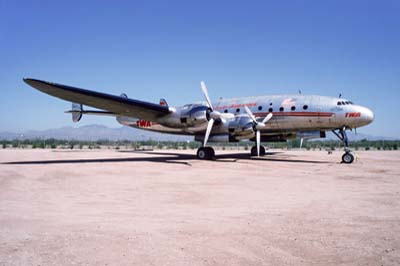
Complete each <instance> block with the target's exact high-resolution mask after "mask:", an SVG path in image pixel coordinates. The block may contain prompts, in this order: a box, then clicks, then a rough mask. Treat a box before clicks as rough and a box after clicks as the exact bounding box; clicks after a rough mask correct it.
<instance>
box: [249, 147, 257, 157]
mask: <svg viewBox="0 0 400 266" xmlns="http://www.w3.org/2000/svg"><path fill="white" fill-rule="evenodd" d="M250 155H251V156H257V147H256V146H253V147H251V150H250Z"/></svg>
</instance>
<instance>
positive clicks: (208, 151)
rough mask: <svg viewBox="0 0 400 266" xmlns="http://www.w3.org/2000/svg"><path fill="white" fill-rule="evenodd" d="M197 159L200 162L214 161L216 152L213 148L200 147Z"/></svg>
mask: <svg viewBox="0 0 400 266" xmlns="http://www.w3.org/2000/svg"><path fill="white" fill-rule="evenodd" d="M197 158H198V159H200V160H212V159H214V158H215V151H214V149H213V148H211V147H200V148H199V149H198V150H197Z"/></svg>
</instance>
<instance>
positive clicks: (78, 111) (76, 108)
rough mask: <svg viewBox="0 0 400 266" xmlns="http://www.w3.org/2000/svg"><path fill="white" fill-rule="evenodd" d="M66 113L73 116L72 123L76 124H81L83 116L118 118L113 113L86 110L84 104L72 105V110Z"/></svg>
mask: <svg viewBox="0 0 400 266" xmlns="http://www.w3.org/2000/svg"><path fill="white" fill-rule="evenodd" d="M65 113H69V114H72V121H73V122H74V123H76V122H79V121H80V120H81V118H82V115H83V114H87V115H107V116H116V114H114V113H113V112H108V111H100V110H84V109H83V106H82V104H80V103H72V107H71V110H68V111H65Z"/></svg>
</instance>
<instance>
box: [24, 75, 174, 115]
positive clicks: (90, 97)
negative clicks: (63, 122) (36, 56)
mask: <svg viewBox="0 0 400 266" xmlns="http://www.w3.org/2000/svg"><path fill="white" fill-rule="evenodd" d="M24 81H25V82H26V83H27V84H28V85H30V86H32V87H33V88H35V89H37V90H39V91H41V92H44V93H47V94H49V95H51V96H54V97H57V98H60V99H63V100H66V101H70V102H74V103H80V104H83V105H87V106H91V107H95V108H98V109H102V110H106V111H108V112H112V113H114V114H115V115H123V116H128V117H135V118H140V119H145V120H150V121H154V120H155V119H157V118H159V117H161V116H164V115H167V114H169V113H170V110H169V108H168V107H167V106H162V105H159V104H154V103H149V102H144V101H139V100H135V99H129V98H125V97H120V96H115V95H110V94H106V93H101V92H96V91H90V90H85V89H80V88H75V87H71V86H66V85H62V84H57V83H52V82H47V81H42V80H37V79H30V78H25V79H24Z"/></svg>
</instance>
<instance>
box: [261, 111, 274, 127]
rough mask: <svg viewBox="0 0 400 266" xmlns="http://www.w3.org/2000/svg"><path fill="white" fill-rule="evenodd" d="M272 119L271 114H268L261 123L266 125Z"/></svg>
mask: <svg viewBox="0 0 400 266" xmlns="http://www.w3.org/2000/svg"><path fill="white" fill-rule="evenodd" d="M271 118H272V113H269V114H268V115H267V116H266V117H265V118H264V120H263V121H262V123H263V124H265V123H267V122H268V121H269V120H270V119H271Z"/></svg>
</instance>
